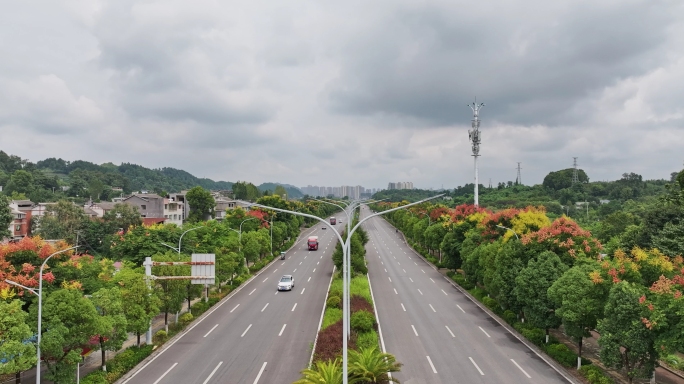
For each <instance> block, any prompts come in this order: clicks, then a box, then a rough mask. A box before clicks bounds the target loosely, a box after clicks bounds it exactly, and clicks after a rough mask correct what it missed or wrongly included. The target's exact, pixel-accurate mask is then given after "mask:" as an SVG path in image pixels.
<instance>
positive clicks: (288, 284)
mask: <svg viewBox="0 0 684 384" xmlns="http://www.w3.org/2000/svg"><path fill="white" fill-rule="evenodd" d="M292 288H294V277H292V275H283V277H281V278H280V281H279V282H278V290H279V291H291V290H292Z"/></svg>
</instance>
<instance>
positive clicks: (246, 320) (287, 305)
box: [123, 223, 342, 384]
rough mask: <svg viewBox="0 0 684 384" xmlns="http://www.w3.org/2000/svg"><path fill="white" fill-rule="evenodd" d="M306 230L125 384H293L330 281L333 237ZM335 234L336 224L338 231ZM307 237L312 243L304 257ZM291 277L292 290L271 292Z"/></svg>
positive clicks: (326, 232)
mask: <svg viewBox="0 0 684 384" xmlns="http://www.w3.org/2000/svg"><path fill="white" fill-rule="evenodd" d="M322 226H323V225H322V224H320V223H319V224H318V225H316V226H315V227H314V228H312V229H309V230H307V231H305V232H304V233H303V234H302V236H301V237H300V240H299V242H298V243H297V244H296V245H295V246H294V247H293V248H292V249H291V250H290V251H289V252H288V253H287V256H286V260H282V261H281V260H277V261H276V262H275V263H273V264H271V265H270V266H268V267H266V268H265V269H264V270H262V272H261V273H260V274H259V275H258V276H257V277H256V278H255V279H253V280H251V281H250V282H249V283H246V284H244V285H243V286H242V288H241V289H240V290H239V292H236V293H235V294H234V295H233V296H232V297H230V298H228V299H224V300H223V301H221V302H220V303H219V304H217V305H216V306H214V307H212V308H211V309H210V311H212V312H211V313H210V314H209V315H207V316H206V317H204V318H203V319H201V321H199V322H197V321H196V322H195V323H193V325H192V326H191V328H189V329H188V331H186V333H185V334H184V335H183V336H182V337H181V338H180V339H176V341H175V342H174V343H173V344H167V345H165V346H164V347H163V348H165V349H164V350H163V351H162V352H161V353H160V354H158V355H157V356H156V357H155V358H154V360H152V361H150V362H149V363H148V364H147V365H143V366H140V367H137V368H136V370H135V371H134V376H131V377H130V378H129V379H127V380H125V381H123V383H128V384H138V383H140V384H165V383H169V384H170V383H184V384H195V383H196V384H208V383H249V384H252V383H254V384H256V383H292V382H293V381H296V380H298V379H299V378H300V371H301V370H302V369H304V368H306V367H307V364H308V363H309V358H310V356H311V346H312V345H313V342H314V339H315V337H316V332H317V330H318V324H319V321H320V317H321V313H322V311H323V306H324V300H325V295H326V293H327V289H328V285H329V283H330V279H331V277H332V271H333V262H332V257H331V256H332V252H333V251H334V248H335V244H336V243H337V238H336V237H335V234H334V233H333V231H332V230H330V225H326V227H328V229H327V230H321V227H322ZM337 227H338V228H342V226H341V225H339V224H338V225H337ZM309 235H317V236H318V238H319V249H318V251H308V250H307V247H306V239H307V238H308V236H309ZM285 274H290V275H293V276H294V278H295V287H294V289H293V290H292V291H281V292H278V290H277V284H278V280H279V279H280V277H281V276H282V275H285Z"/></svg>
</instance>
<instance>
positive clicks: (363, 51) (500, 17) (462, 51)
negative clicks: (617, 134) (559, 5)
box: [326, 2, 676, 125]
mask: <svg viewBox="0 0 684 384" xmlns="http://www.w3.org/2000/svg"><path fill="white" fill-rule="evenodd" d="M538 5H539V7H538V8H537V12H535V13H529V12H527V11H525V10H522V9H520V10H515V9H514V10H511V9H501V10H500V11H499V12H486V10H479V11H478V9H477V5H475V6H473V7H471V8H469V9H468V10H467V11H466V10H464V9H463V8H457V7H460V5H453V6H451V7H449V6H442V7H435V6H426V7H423V8H420V9H410V10H400V11H397V12H395V13H393V14H392V15H391V16H390V17H388V19H387V20H383V21H384V22H383V23H379V24H378V26H377V27H376V28H373V27H370V28H369V29H368V30H364V31H362V32H360V33H359V35H358V36H356V37H355V39H354V40H353V43H352V44H351V45H350V46H349V47H348V48H347V49H346V50H345V51H343V52H342V53H341V55H344V56H343V57H342V58H341V61H342V63H343V68H342V71H341V75H340V76H339V78H337V79H336V80H335V81H333V82H332V83H331V84H329V85H328V89H327V95H326V96H327V98H328V101H329V108H330V109H331V110H332V111H335V112H337V113H343V114H376V113H388V114H398V115H403V116H411V117H419V118H421V119H423V120H425V121H427V122H428V124H432V125H440V124H446V123H453V122H456V121H463V120H464V118H467V117H466V116H468V111H467V109H464V107H463V104H464V103H466V102H470V101H472V98H473V97H474V96H478V97H479V98H480V99H481V100H484V101H486V102H487V103H488V104H489V107H488V109H487V114H486V115H485V116H486V117H488V118H490V119H493V120H497V121H503V122H507V123H521V124H528V123H543V124H551V125H558V124H564V123H575V122H578V121H582V120H583V118H582V116H578V115H570V114H568V113H566V112H567V111H568V109H570V108H571V107H572V106H573V104H575V103H576V102H578V101H579V100H580V99H582V98H583V97H586V95H588V94H591V93H592V92H598V91H600V90H601V89H602V88H603V87H606V86H609V85H612V84H614V83H615V82H616V81H618V80H620V79H623V78H626V77H629V76H637V75H641V74H644V73H645V72H646V71H648V70H649V69H650V68H652V66H653V64H654V63H653V55H654V54H657V53H659V52H660V53H662V52H663V50H662V49H661V48H662V47H661V46H662V45H663V43H664V41H665V39H664V37H665V33H666V32H667V30H668V27H669V26H670V24H671V23H672V22H673V21H674V20H676V19H675V17H674V15H673V14H672V13H671V12H669V10H668V7H667V6H664V4H656V3H651V2H649V3H646V2H631V3H619V4H616V5H613V6H601V5H599V4H596V3H591V4H590V5H589V4H587V5H578V6H576V7H572V8H569V9H567V10H564V11H560V12H559V11H558V10H552V11H554V13H553V14H550V15H549V14H548V13H549V10H548V9H546V8H549V6H547V7H545V6H543V5H540V4H538ZM482 7H483V8H484V6H482ZM529 7H534V5H533V4H530V5H529ZM516 40H517V41H520V42H519V43H518V45H519V46H520V47H519V48H515V47H511V45H512V44H513V43H512V42H513V41H516ZM513 45H514V44H513Z"/></svg>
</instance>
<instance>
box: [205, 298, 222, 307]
mask: <svg viewBox="0 0 684 384" xmlns="http://www.w3.org/2000/svg"><path fill="white" fill-rule="evenodd" d="M219 301H221V298H220V297H216V296H213V297H211V296H210V297H209V303H208V304H209V306H210V307H213V306H214V305H216V304H217V303H218V302H219Z"/></svg>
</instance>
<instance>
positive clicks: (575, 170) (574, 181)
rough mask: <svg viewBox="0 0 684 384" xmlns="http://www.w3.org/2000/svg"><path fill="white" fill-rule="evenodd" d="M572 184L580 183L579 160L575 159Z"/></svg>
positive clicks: (573, 161)
mask: <svg viewBox="0 0 684 384" xmlns="http://www.w3.org/2000/svg"><path fill="white" fill-rule="evenodd" d="M572 159H573V160H572V167H573V169H572V183H573V184H575V183H579V178H578V177H577V158H576V157H573V158H572Z"/></svg>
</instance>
